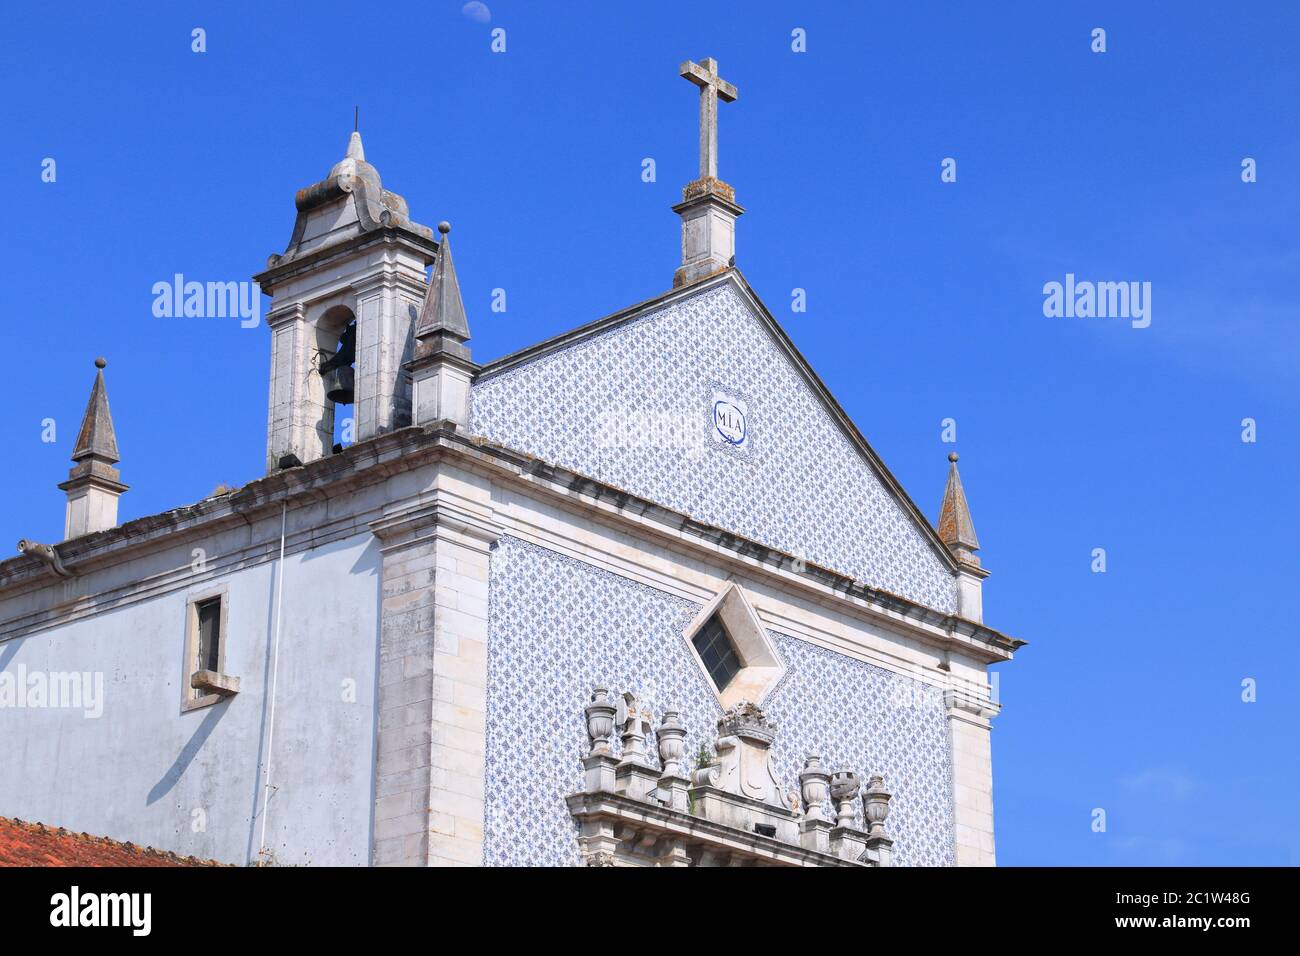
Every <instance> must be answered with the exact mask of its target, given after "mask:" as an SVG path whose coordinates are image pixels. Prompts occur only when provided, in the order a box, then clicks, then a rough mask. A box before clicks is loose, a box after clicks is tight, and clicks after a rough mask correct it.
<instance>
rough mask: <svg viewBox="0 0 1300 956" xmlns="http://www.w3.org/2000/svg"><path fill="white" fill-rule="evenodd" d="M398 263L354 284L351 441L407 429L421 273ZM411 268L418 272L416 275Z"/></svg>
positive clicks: (408, 263)
mask: <svg viewBox="0 0 1300 956" xmlns="http://www.w3.org/2000/svg"><path fill="white" fill-rule="evenodd" d="M419 266H420V263H419V261H418V260H416V259H410V261H407V260H406V259H398V261H397V262H396V264H395V265H394V266H393V267H392V268H391V269H390V270H388V271H385V272H382V273H379V274H376V275H373V276H368V277H367V278H366V279H365V280H364V281H362V282H358V283H354V284H353V289H354V290H355V292H356V296H357V308H356V316H357V362H356V396H357V398H356V408H355V414H356V440H357V441H365V440H366V439H367V438H373V437H375V436H376V435H382V434H384V433H385V432H390V431H393V430H394V429H397V428H405V427H406V426H407V425H410V424H411V381H410V375H409V373H408V372H407V371H406V369H405V367H404V366H405V365H406V363H407V362H409V361H410V360H411V356H412V354H413V347H414V342H415V338H414V334H413V333H414V329H415V319H416V316H417V315H418V313H419V308H420V299H421V297H422V295H423V293H424V269H423V268H422V267H419ZM417 267H419V268H418V271H417Z"/></svg>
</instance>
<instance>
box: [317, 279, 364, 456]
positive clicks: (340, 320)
mask: <svg viewBox="0 0 1300 956" xmlns="http://www.w3.org/2000/svg"><path fill="white" fill-rule="evenodd" d="M356 358H357V321H356V316H355V314H354V313H353V312H352V310H351V309H349V308H348V307H347V306H345V305H335V306H332V307H330V308H329V309H327V310H326V311H325V312H324V313H323V314H322V315H321V316H320V318H319V319H317V320H316V374H317V375H318V376H319V379H318V381H319V385H317V388H318V389H319V392H318V394H319V395H320V396H321V400H322V406H323V411H324V415H323V424H324V425H325V427H326V430H327V433H328V434H329V436H330V437H329V446H327V447H331V446H332V450H333V451H334V452H339V451H342V450H343V447H344V446H345V445H350V444H352V441H353V433H354V431H355V420H354V417H353V415H352V414H350V413H349V411H347V410H344V409H343V408H340V407H339V406H343V405H354V404H355V403H356Z"/></svg>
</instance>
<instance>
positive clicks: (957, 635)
mask: <svg viewBox="0 0 1300 956" xmlns="http://www.w3.org/2000/svg"><path fill="white" fill-rule="evenodd" d="M444 458H449V459H451V460H454V461H456V462H457V463H461V464H463V465H465V466H467V467H470V468H473V469H478V470H480V471H482V472H484V473H485V474H486V475H487V476H488V477H492V478H497V479H500V480H505V481H509V482H513V483H518V484H522V485H524V486H526V487H529V488H531V489H535V490H537V491H539V492H540V493H543V494H545V495H546V496H547V497H550V498H552V499H556V500H559V501H562V502H567V503H569V504H570V505H571V506H575V507H581V508H584V509H588V510H590V509H592V508H595V509H596V510H597V511H598V512H599V513H600V516H601V518H602V519H603V520H605V521H606V522H609V523H613V524H615V525H625V526H630V527H631V528H632V529H633V530H634V533H635V532H636V531H640V532H643V533H650V534H653V535H655V536H656V537H658V538H659V539H661V540H666V541H668V542H670V543H671V544H673V545H676V546H678V547H681V546H687V547H691V548H692V549H694V550H696V551H697V552H701V553H704V554H705V555H706V556H708V557H709V558H711V559H714V560H717V559H721V560H724V561H727V562H730V563H732V564H734V565H735V566H736V567H737V568H739V569H743V570H746V571H748V572H749V573H756V574H763V575H769V576H772V577H774V578H775V579H779V580H780V581H781V582H782V583H784V584H785V585H786V586H789V587H795V588H797V587H799V586H802V587H803V588H805V589H808V590H809V591H810V592H811V593H812V594H814V595H825V594H830V595H834V596H836V597H838V598H840V599H842V600H844V601H845V602H847V603H848V605H849V606H851V607H853V608H855V609H857V611H858V612H860V613H866V614H868V615H870V616H872V617H874V618H876V619H877V620H881V621H883V622H885V623H886V624H887V625H888V626H890V627H892V628H894V629H902V630H903V631H904V632H906V633H909V634H911V635H912V636H914V637H916V638H918V639H920V640H923V641H926V642H928V643H932V644H936V645H939V646H946V647H951V648H954V649H958V650H961V651H963V652H964V653H968V654H974V655H976V656H978V657H980V658H985V659H987V661H988V662H993V661H1001V660H1007V659H1009V658H1010V657H1011V655H1012V653H1013V652H1014V651H1015V650H1017V649H1018V648H1020V647H1021V646H1023V645H1024V643H1025V642H1024V641H1021V640H1018V639H1016V638H1013V637H1009V636H1007V635H1005V634H1002V633H1001V632H999V631H995V630H993V629H992V628H989V627H986V626H984V625H982V624H978V623H975V622H974V621H968V620H966V619H964V618H961V617H958V616H957V615H954V614H947V613H944V612H941V611H936V610H934V609H932V608H927V607H925V606H923V605H920V604H917V603H915V602H913V601H910V600H908V599H907V598H904V597H900V596H899V595H895V594H892V593H890V592H888V591H883V590H880V589H878V588H873V587H871V586H869V585H867V584H864V583H862V582H858V581H854V580H853V579H852V578H850V577H848V576H846V575H842V574H839V573H838V572H835V571H831V570H829V569H826V568H822V567H819V566H817V565H814V564H810V563H808V562H806V561H801V560H799V559H798V558H796V557H795V556H793V555H790V554H786V553H785V552H782V551H779V550H777V549H775V548H769V547H768V546H766V545H763V544H760V543H758V542H756V541H752V540H750V539H748V538H744V537H741V536H739V535H735V534H732V533H731V532H728V531H724V530H722V529H720V528H716V527H713V526H711V525H706V524H703V523H701V522H698V521H696V520H694V519H693V518H691V517H689V516H688V515H685V514H682V513H681V512H677V511H674V510H672V509H669V508H666V507H664V506H662V505H658V504H656V503H654V502H651V501H648V500H646V499H644V498H639V497H637V496H635V495H633V494H631V493H630V492H627V491H624V490H622V489H620V488H616V487H614V486H612V485H608V484H605V483H603V482H599V481H596V480H595V479H593V478H589V477H587V476H585V475H581V474H578V473H577V472H573V471H569V470H567V469H564V468H560V467H558V466H555V465H552V464H550V463H548V462H545V461H542V460H540V459H537V458H533V457H532V456H530V455H527V454H526V453H523V452H519V451H515V450H512V449H509V448H504V447H501V446H499V445H494V444H491V443H489V442H487V441H486V440H484V439H481V438H477V437H475V436H469V435H465V434H464V433H462V432H460V431H458V430H457V429H456V428H455V426H454V425H452V424H451V423H449V422H434V423H431V424H430V425H429V426H428V427H427V428H425V427H420V426H411V427H408V428H403V429H399V430H397V431H394V432H389V433H387V434H384V435H380V436H377V437H376V438H373V439H370V440H368V441H365V442H360V443H358V444H356V445H352V446H350V447H349V448H347V449H345V450H344V451H343V452H341V453H339V454H336V455H331V456H329V457H327V458H323V459H320V460H319V461H314V462H310V463H308V464H307V465H304V466H300V467H297V468H289V469H285V470H283V471H279V472H275V473H274V474H271V475H268V476H266V477H264V478H260V479H258V480H256V481H253V482H250V483H249V484H247V485H245V486H244V487H243V488H241V489H240V490H239V491H237V492H235V493H233V494H230V495H224V496H221V497H216V498H208V499H205V500H203V501H200V502H198V503H197V504H194V505H189V506H187V507H184V508H177V509H174V510H172V511H167V512H163V513H162V514H159V515H152V516H149V517H145V518H137V519H135V520H134V521H129V522H127V523H126V524H124V525H121V526H119V527H116V528H112V529H109V530H107V531H101V532H97V533H95V534H91V535H85V536H83V537H81V538H75V539H73V540H71V541H67V542H64V543H62V544H60V545H58V554H59V558H60V560H61V561H62V562H63V563H64V565H66V566H67V567H68V568H69V569H70V570H71V571H72V572H73V573H74V574H80V573H84V572H87V571H91V570H94V569H95V568H96V567H99V566H103V565H105V564H111V563H113V562H116V561H120V560H124V559H125V558H126V557H127V556H128V555H134V554H139V553H147V551H148V550H149V549H151V548H154V547H157V546H159V545H160V543H161V542H163V540H164V539H165V540H166V545H167V546H174V545H175V544H176V543H177V539H178V537H179V538H180V539H181V540H185V539H186V538H190V537H199V536H202V535H208V534H211V533H213V532H214V531H219V530H221V529H222V528H224V527H229V526H238V525H243V524H245V523H250V522H252V521H254V520H258V519H260V518H265V517H267V516H269V515H271V514H273V513H277V512H278V509H279V508H280V506H281V503H282V502H284V501H286V500H287V501H288V502H290V503H291V504H293V503H295V502H302V503H308V502H311V501H316V500H321V499H324V498H333V497H336V496H340V495H343V494H346V493H348V492H349V491H351V490H354V489H357V488H361V487H365V486H367V485H370V484H373V483H376V482H380V481H383V480H385V479H387V478H388V477H390V476H391V475H395V474H398V473H401V472H404V471H408V470H411V469H413V468H417V467H421V466H424V465H427V464H430V463H432V462H435V461H437V460H440V459H444ZM382 527H383V526H382V525H381V528H380V529H372V530H375V531H376V533H377V534H379V533H380V531H381V530H382ZM796 568H798V570H796ZM49 583H50V578H49V576H48V570H47V569H46V566H45V565H44V564H43V563H42V562H40V561H38V560H37V559H35V558H31V557H27V556H20V557H15V558H10V559H8V560H6V561H3V562H0V597H4V596H6V592H10V593H17V592H19V591H22V590H25V589H27V588H30V587H41V586H47V585H48V584H49Z"/></svg>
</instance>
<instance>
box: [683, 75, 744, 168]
mask: <svg viewBox="0 0 1300 956" xmlns="http://www.w3.org/2000/svg"><path fill="white" fill-rule="evenodd" d="M679 72H680V74H681V75H682V76H684V77H686V79H688V80H690V81H691V82H692V83H694V84H695V85H696V86H698V87H699V88H700V178H701V179H716V178H717V177H718V100H719V98H721V100H722V101H723V102H724V103H732V102H735V100H736V98H737V97H738V96H739V95H740V94H739V93H738V92H737V91H736V88H735V87H734V86H732V85H731V84H730V83H728V82H727V81H726V80H724V79H723V78H722V77H720V76H718V61H717V60H715V59H713V57H711V56H710V57H705V58H704V61H703V62H702V63H696V62H694V61H693V60H687V61H686V62H685V63H683V64H682V65H681V67H680V69H679Z"/></svg>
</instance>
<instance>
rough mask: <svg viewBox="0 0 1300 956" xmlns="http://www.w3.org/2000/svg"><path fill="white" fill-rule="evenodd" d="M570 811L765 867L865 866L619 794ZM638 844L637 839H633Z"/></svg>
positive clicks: (576, 800)
mask: <svg viewBox="0 0 1300 956" xmlns="http://www.w3.org/2000/svg"><path fill="white" fill-rule="evenodd" d="M565 802H566V804H567V805H568V808H569V813H570V814H571V815H572V816H573V818H574V819H575V820H577V821H578V822H579V823H586V822H594V821H608V822H609V823H611V824H614V825H616V826H620V827H628V828H629V829H632V830H635V831H637V833H638V836H639V837H641V838H645V837H646V836H649V835H654V836H655V837H666V838H677V839H682V840H685V841H687V842H689V843H699V844H701V845H703V846H706V847H708V848H709V849H710V850H712V851H714V852H724V853H729V854H731V855H732V857H733V858H734V859H743V860H748V861H752V862H754V863H760V864H762V865H766V866H837V867H838V866H861V865H862V864H860V863H857V862H855V861H853V860H845V859H841V858H839V857H836V856H832V855H831V854H829V853H821V852H819V851H817V850H809V849H806V848H804V847H801V846H797V845H795V844H792V843H786V842H785V841H783V840H778V839H776V838H775V837H769V836H764V835H763V834H761V833H749V832H746V831H744V830H739V829H737V828H735V827H729V826H724V825H723V824H720V823H715V822H713V821H711V820H704V819H701V818H700V817H696V816H692V815H690V814H688V813H681V812H679V811H676V810H672V809H670V808H667V807H661V806H656V805H654V804H651V803H647V802H645V801H643V800H637V799H634V798H632V797H628V796H624V795H622V794H617V793H604V792H598V793H575V794H572V795H571V796H569V797H566V798H565ZM630 842H635V841H630Z"/></svg>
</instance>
